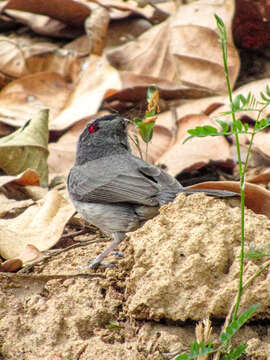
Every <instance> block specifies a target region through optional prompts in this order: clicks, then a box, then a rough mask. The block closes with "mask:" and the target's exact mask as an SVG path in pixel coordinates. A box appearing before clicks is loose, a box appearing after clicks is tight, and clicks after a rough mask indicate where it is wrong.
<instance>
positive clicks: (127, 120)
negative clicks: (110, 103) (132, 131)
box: [122, 118, 132, 126]
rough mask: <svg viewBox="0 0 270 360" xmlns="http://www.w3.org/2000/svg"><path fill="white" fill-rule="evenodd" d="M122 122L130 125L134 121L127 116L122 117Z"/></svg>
mask: <svg viewBox="0 0 270 360" xmlns="http://www.w3.org/2000/svg"><path fill="white" fill-rule="evenodd" d="M122 123H123V125H125V126H128V125H129V124H132V121H131V120H129V119H127V118H122Z"/></svg>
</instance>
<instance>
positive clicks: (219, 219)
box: [0, 194, 270, 360]
mask: <svg viewBox="0 0 270 360" xmlns="http://www.w3.org/2000/svg"><path fill="white" fill-rule="evenodd" d="M239 216H240V209H239V201H238V200H235V199H230V200H223V199H216V198H212V197H207V196H205V195H204V194H195V195H191V196H188V197H186V196H185V195H183V194H181V195H180V196H178V198H177V199H176V200H175V201H174V202H173V203H171V204H169V205H167V206H164V207H163V208H162V209H161V213H160V215H159V216H157V217H156V218H154V219H152V220H150V221H148V222H147V223H146V224H145V225H144V226H143V227H142V228H141V229H139V230H137V231H136V232H135V233H133V234H131V236H130V237H129V238H128V239H127V240H125V241H124V242H123V243H122V244H121V246H120V250H121V251H123V252H124V254H125V257H124V258H120V259H119V258H117V257H115V256H110V257H109V258H108V259H107V261H108V262H113V263H115V264H117V267H114V268H106V269H99V270H97V271H93V270H78V266H85V265H86V264H87V262H88V260H89V259H93V258H94V257H95V256H96V255H97V254H99V253H100V251H102V249H104V248H105V247H106V246H107V245H108V243H107V242H106V241H105V240H108V239H106V238H104V237H102V236H101V234H100V233H99V232H98V231H97V232H96V233H94V232H89V233H87V234H84V235H79V236H77V237H75V238H74V239H75V240H76V242H75V241H74V239H73V240H71V238H68V237H66V238H65V239H64V240H63V241H64V243H65V245H70V244H72V243H73V244H75V243H78V242H82V241H86V240H87V241H89V240H93V244H88V245H85V246H79V247H74V248H71V249H69V250H67V251H64V252H61V253H59V254H56V255H55V256H52V257H51V258H49V259H48V260H47V261H46V262H45V263H42V264H41V265H36V266H35V267H34V268H33V269H32V270H31V272H30V273H28V274H23V273H20V274H18V273H17V274H14V275H7V274H3V273H2V274H1V282H0V301H1V307H0V359H12V360H15V359H16V360H17V359H18V360H19V359H24V360H39V359H45V360H57V359H59V360H60V359H61V360H75V359H76V360H79V359H80V360H86V359H87V360H89V359H90V360H91V359H97V360H106V359H110V360H111V359H131V360H132V359H136V360H137V359H139V360H146V359H155V360H159V359H173V358H174V356H175V355H176V354H178V353H181V352H183V351H187V350H188V348H189V345H190V344H191V342H192V341H194V340H195V339H196V335H195V327H196V324H197V323H198V322H199V321H201V320H203V319H206V318H208V317H209V318H210V319H211V320H212V325H213V329H212V336H211V340H212V341H215V340H216V339H217V338H218V335H219V334H220V331H221V326H222V323H223V321H224V319H225V317H226V315H227V314H228V312H229V310H230V306H231V303H232V301H233V299H234V296H235V294H236V289H237V275H238V272H239V269H238V268H239V265H238V262H239V260H238V253H239V238H240V237H239V235H240V233H239ZM246 224H247V228H246V232H247V233H246V241H247V246H252V247H256V248H257V249H258V248H260V249H262V248H264V247H265V246H267V244H269V242H270V231H269V229H270V221H269V219H268V218H266V217H265V216H263V215H257V214H255V213H253V212H252V211H251V210H247V211H246ZM74 230H75V229H74ZM69 231H72V228H69ZM63 246H64V244H63V242H62V244H59V245H58V248H63ZM56 251H57V250H56ZM260 266H261V263H260V261H258V260H255V261H253V260H252V261H249V262H248V263H247V266H246V270H245V279H248V278H249V277H250V276H251V275H252V274H254V273H255V272H256V271H257V270H258V268H259V267H260ZM83 273H85V274H86V275H83ZM75 274H80V275H78V276H75ZM269 283H270V282H269V274H268V271H267V270H266V271H265V272H264V273H262V274H261V275H260V276H259V277H258V278H257V279H256V280H255V281H254V282H253V283H252V284H251V286H250V287H249V288H248V289H247V290H246V291H245V293H244V296H243V301H242V305H241V309H240V311H243V310H244V309H246V308H247V307H248V306H250V305H251V304H253V303H257V302H260V307H259V311H258V312H257V313H256V315H255V317H254V319H252V321H251V322H250V323H249V324H248V325H246V326H244V327H243V328H242V329H241V331H239V333H238V334H237V335H236V338H235V339H234V342H235V343H236V344H239V343H240V342H246V343H248V345H249V346H248V349H247V350H246V352H245V355H246V357H245V358H246V359H257V360H258V359H259V360H264V359H265V360H266V359H269V354H270V331H269V330H270V328H269V325H268V324H269V315H270V308H269V301H270V289H269ZM197 339H198V334H197Z"/></svg>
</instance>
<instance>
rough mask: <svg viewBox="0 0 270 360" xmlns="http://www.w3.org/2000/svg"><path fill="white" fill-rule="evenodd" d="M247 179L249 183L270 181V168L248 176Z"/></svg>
mask: <svg viewBox="0 0 270 360" xmlns="http://www.w3.org/2000/svg"><path fill="white" fill-rule="evenodd" d="M247 180H248V182H249V183H253V184H263V183H269V182H270V169H269V168H267V169H266V170H265V171H264V172H262V173H260V174H257V175H253V176H249V177H248V178H247Z"/></svg>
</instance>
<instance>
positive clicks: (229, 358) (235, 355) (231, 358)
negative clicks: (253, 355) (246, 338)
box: [223, 344, 248, 360]
mask: <svg viewBox="0 0 270 360" xmlns="http://www.w3.org/2000/svg"><path fill="white" fill-rule="evenodd" d="M247 347H248V345H247V344H245V345H243V344H240V345H238V346H237V348H235V349H231V350H230V352H229V353H228V354H227V355H225V356H224V358H223V360H236V359H239V357H240V356H241V355H242V354H243V352H244V351H245V350H246V348H247Z"/></svg>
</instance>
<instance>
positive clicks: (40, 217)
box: [0, 190, 74, 259]
mask: <svg viewBox="0 0 270 360" xmlns="http://www.w3.org/2000/svg"><path fill="white" fill-rule="evenodd" d="M73 213H74V207H73V205H72V204H71V203H70V202H69V201H68V200H66V199H65V198H64V197H63V196H61V195H60V194H59V193H58V192H57V191H56V190H51V191H50V192H49V193H48V194H47V195H46V197H45V198H44V201H40V202H38V203H37V204H36V205H33V206H30V207H29V208H28V209H26V210H25V211H24V212H23V213H22V214H21V215H19V216H18V217H16V218H13V219H7V220H3V219H0V227H1V232H0V254H1V256H2V257H3V258H5V259H9V258H14V257H20V254H21V253H22V252H23V251H24V250H25V247H26V246H27V245H29V244H31V245H34V246H35V247H36V248H37V249H38V250H39V251H43V250H47V249H49V248H51V247H52V246H54V245H55V244H56V243H57V241H58V240H59V238H60V237H61V234H62V232H63V229H64V226H65V224H66V223H67V221H68V220H69V219H70V217H71V216H72V214H73Z"/></svg>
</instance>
